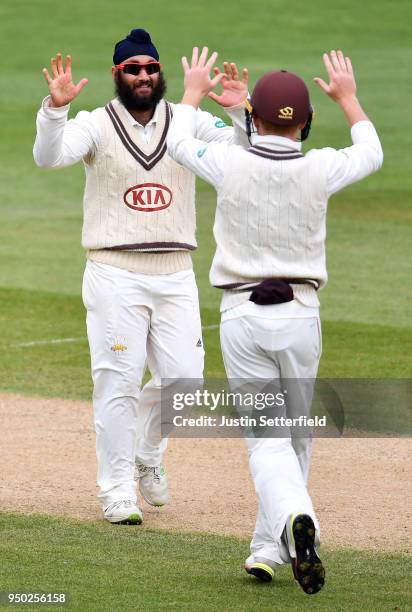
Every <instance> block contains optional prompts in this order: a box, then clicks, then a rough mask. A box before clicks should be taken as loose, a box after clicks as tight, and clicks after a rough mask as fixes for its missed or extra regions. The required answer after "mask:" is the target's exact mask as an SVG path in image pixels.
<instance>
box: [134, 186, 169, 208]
mask: <svg viewBox="0 0 412 612" xmlns="http://www.w3.org/2000/svg"><path fill="white" fill-rule="evenodd" d="M172 198H173V194H172V192H171V191H170V189H169V188H168V187H165V186H164V185H159V183H142V184H141V185H135V186H134V187H130V189H128V190H127V191H126V193H125V194H124V196H123V200H124V203H125V204H126V206H128V207H129V208H131V209H132V210H142V211H143V212H154V211H156V210H163V208H167V207H168V206H170V204H171V202H172Z"/></svg>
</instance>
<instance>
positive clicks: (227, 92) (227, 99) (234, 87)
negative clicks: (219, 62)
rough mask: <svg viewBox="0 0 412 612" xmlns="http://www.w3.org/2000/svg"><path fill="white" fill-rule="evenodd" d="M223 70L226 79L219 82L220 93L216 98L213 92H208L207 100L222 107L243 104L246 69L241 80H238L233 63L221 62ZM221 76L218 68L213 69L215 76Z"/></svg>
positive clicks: (246, 77) (246, 80)
mask: <svg viewBox="0 0 412 612" xmlns="http://www.w3.org/2000/svg"><path fill="white" fill-rule="evenodd" d="M223 70H224V74H225V76H226V78H223V80H222V81H220V84H221V86H222V93H221V94H220V95H219V96H218V95H217V94H215V92H213V91H211V92H209V94H208V95H209V98H211V99H212V100H214V101H215V102H217V103H218V104H220V105H221V106H224V107H226V108H228V107H230V106H238V105H239V104H243V102H244V101H245V100H246V98H247V96H248V77H249V75H248V69H247V68H243V70H242V80H240V78H239V72H238V69H237V66H236V64H235V63H234V62H232V63H230V64H229V62H223ZM219 74H221V72H220V70H219V68H217V67H216V68H215V75H216V76H218V75H219Z"/></svg>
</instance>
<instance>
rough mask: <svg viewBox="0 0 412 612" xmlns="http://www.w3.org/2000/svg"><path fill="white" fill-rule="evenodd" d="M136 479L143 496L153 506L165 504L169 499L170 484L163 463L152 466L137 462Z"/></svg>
mask: <svg viewBox="0 0 412 612" xmlns="http://www.w3.org/2000/svg"><path fill="white" fill-rule="evenodd" d="M135 478H136V480H138V481H139V490H140V493H141V494H142V497H143V499H144V500H145V501H147V503H148V504H150V505H151V506H164V505H165V504H167V502H168V501H169V485H168V482H167V476H166V470H165V469H164V467H163V465H156V466H155V467H150V466H148V465H144V464H143V463H136V473H135Z"/></svg>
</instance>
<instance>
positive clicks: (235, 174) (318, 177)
mask: <svg viewBox="0 0 412 612" xmlns="http://www.w3.org/2000/svg"><path fill="white" fill-rule="evenodd" d="M327 202H328V199H327V193H326V177H325V172H324V169H323V168H322V166H321V165H320V164H319V160H318V159H315V158H313V157H310V156H308V157H304V156H303V155H302V154H301V153H300V152H299V151H292V152H291V151H289V152H288V151H286V152H285V151H284V150H283V151H282V150H279V151H276V150H274V149H269V148H268V149H266V148H264V147H261V146H254V147H252V148H250V149H249V150H248V151H246V150H244V149H242V148H241V147H232V148H231V163H230V171H229V172H227V173H226V174H225V177H224V180H223V183H222V185H221V186H220V188H219V190H218V201H217V209H216V217H215V224H214V229H213V232H214V236H215V240H216V252H215V256H214V258H213V262H212V266H211V270H210V282H211V284H212V285H214V286H215V287H219V288H224V289H226V290H227V291H225V295H224V298H223V299H224V303H222V309H223V310H225V309H226V308H228V307H231V306H234V305H236V304H238V303H241V302H242V301H244V300H245V299H248V296H249V295H250V294H249V293H247V295H245V294H244V293H243V292H240V291H239V290H240V289H241V288H242V285H245V286H247V284H249V283H252V284H253V283H259V282H261V281H262V280H264V279H268V278H286V279H297V280H301V281H302V280H305V279H306V280H309V281H314V284H315V285H317V286H318V287H319V288H321V287H323V286H324V285H325V284H326V281H327V272H326V260H325V237H326V209H327ZM292 287H293V289H294V293H295V296H296V297H297V299H299V300H300V301H302V302H303V303H305V304H307V305H308V306H317V305H318V304H319V301H318V298H317V296H316V292H315V290H314V288H313V287H312V286H311V285H310V284H308V285H304V284H293V283H292Z"/></svg>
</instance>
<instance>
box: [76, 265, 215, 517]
mask: <svg viewBox="0 0 412 612" xmlns="http://www.w3.org/2000/svg"><path fill="white" fill-rule="evenodd" d="M83 301H84V305H85V307H86V309H87V335H88V338H89V345H90V354H91V368H92V378H93V383H94V391H93V409H94V418H95V428H96V454H97V484H98V485H99V487H100V493H99V495H98V496H99V498H100V500H101V502H102V505H103V508H105V507H107V506H108V505H109V504H111V503H112V502H115V501H120V500H123V499H130V500H133V501H135V500H136V483H135V482H134V479H133V476H134V462H135V457H137V458H138V460H139V462H142V463H145V464H146V465H150V466H154V465H159V464H160V463H161V459H162V454H163V452H164V450H165V448H166V444H167V440H166V439H165V438H163V440H162V437H161V433H160V422H161V411H160V384H161V379H163V378H168V379H178V378H202V376H203V363H204V350H203V342H202V330H201V323H200V315H199V300H198V292H197V287H196V282H195V277H194V273H193V270H184V271H180V272H175V273H173V274H165V275H157V276H151V275H146V274H137V273H135V272H129V271H127V270H123V269H121V268H115V267H113V266H108V265H105V264H99V263H96V262H92V261H88V262H87V265H86V270H85V273H84V280H83ZM199 339H200V340H201V342H200V343H199ZM146 364H147V365H148V366H149V369H150V372H151V374H152V377H153V378H152V379H151V380H150V381H149V382H148V383H147V384H146V385H145V386H144V388H143V390H142V391H141V392H140V385H141V381H142V377H143V374H144V371H145V368H146Z"/></svg>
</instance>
